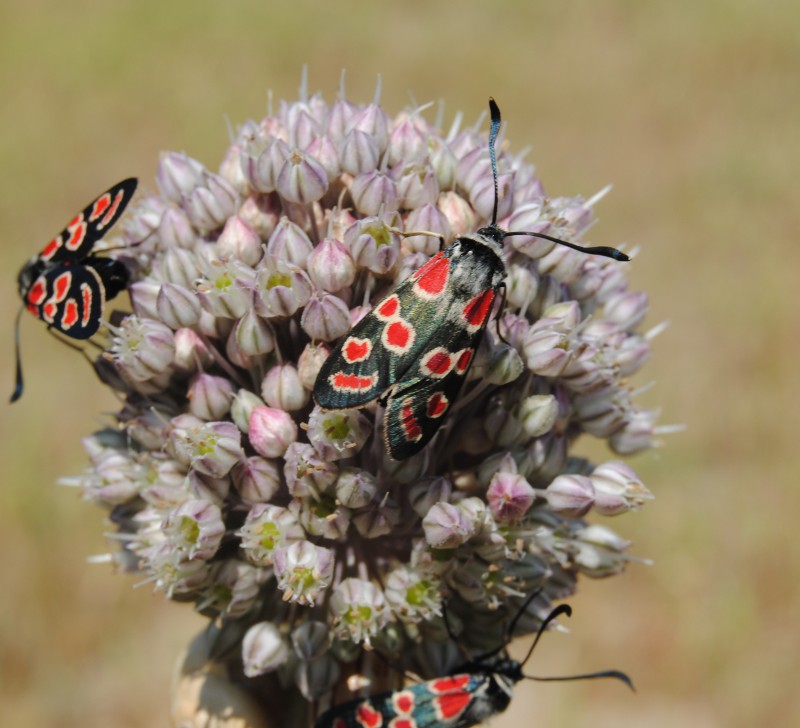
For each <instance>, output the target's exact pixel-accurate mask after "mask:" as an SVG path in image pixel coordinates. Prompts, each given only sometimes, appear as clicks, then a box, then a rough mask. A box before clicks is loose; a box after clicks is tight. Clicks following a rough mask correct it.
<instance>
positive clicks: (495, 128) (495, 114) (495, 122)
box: [489, 96, 500, 227]
mask: <svg viewBox="0 0 800 728" xmlns="http://www.w3.org/2000/svg"><path fill="white" fill-rule="evenodd" d="M489 114H490V116H491V119H492V122H491V127H490V128H489V159H490V160H491V162H492V181H493V182H494V207H493V208H492V224H491V227H494V226H495V225H497V206H498V198H499V196H500V193H499V191H498V187H497V155H496V154H495V151H494V143H495V141H497V132H499V131H500V107H499V106H498V105H497V104H496V103H495V102H494V99H493V98H492V97H491V96H490V97H489Z"/></svg>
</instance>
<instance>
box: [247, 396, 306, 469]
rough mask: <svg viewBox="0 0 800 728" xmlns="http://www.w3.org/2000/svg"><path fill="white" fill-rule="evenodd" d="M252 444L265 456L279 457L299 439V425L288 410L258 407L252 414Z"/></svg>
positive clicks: (250, 431)
mask: <svg viewBox="0 0 800 728" xmlns="http://www.w3.org/2000/svg"><path fill="white" fill-rule="evenodd" d="M248 437H249V438H250V444H251V445H252V446H253V448H254V449H255V451H256V452H257V453H259V455H263V456H264V457H265V458H278V457H281V456H282V455H283V454H284V453H285V452H286V448H287V447H289V445H291V444H292V443H293V442H294V441H295V440H296V439H297V425H296V424H295V422H294V420H293V419H292V416H291V415H290V414H289V413H288V412H284V411H283V410H279V409H275V408H274V407H256V408H254V409H253V411H252V413H251V414H250V430H249V432H248Z"/></svg>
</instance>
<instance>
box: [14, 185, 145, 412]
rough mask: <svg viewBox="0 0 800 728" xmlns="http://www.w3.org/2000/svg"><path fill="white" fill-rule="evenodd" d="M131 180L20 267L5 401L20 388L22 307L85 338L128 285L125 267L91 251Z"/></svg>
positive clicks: (127, 197) (116, 215)
mask: <svg viewBox="0 0 800 728" xmlns="http://www.w3.org/2000/svg"><path fill="white" fill-rule="evenodd" d="M137 184H138V181H137V180H136V179H135V178H132V177H131V178H128V179H125V180H122V182H118V183H117V184H115V185H114V186H113V187H111V188H110V189H108V190H106V191H105V192H104V193H103V194H102V195H100V196H99V197H98V198H96V199H95V200H93V201H92V202H91V203H89V205H87V207H86V208H85V209H84V210H83V211H82V212H80V213H79V214H78V215H76V216H75V217H74V218H73V219H72V221H71V222H70V223H69V224H68V225H67V226H66V227H65V228H64V230H62V231H61V233H59V234H58V235H57V236H56V237H54V238H53V239H52V240H51V241H50V242H49V243H48V244H47V245H46V246H45V247H44V249H43V250H42V252H41V253H39V254H38V255H34V256H33V257H32V258H31V259H30V260H29V261H28V262H27V263H26V264H25V265H24V266H23V267H22V269H21V270H20V272H19V275H18V276H17V285H18V287H19V294H20V296H21V298H22V307H21V308H20V311H19V314H18V315H17V319H16V323H15V330H14V342H15V347H16V364H17V373H16V386H15V388H14V392H13V394H12V395H11V402H16V401H17V400H18V399H19V398H20V397H21V396H22V391H23V380H22V365H21V361H20V351H19V324H20V315H21V314H22V311H23V309H28V311H30V312H31V313H32V314H33V315H34V316H36V317H37V318H39V319H41V320H42V321H44V322H45V323H46V324H47V326H48V328H51V329H54V330H55V331H58V332H59V333H61V334H64V335H65V336H68V337H70V338H73V339H88V338H89V337H91V336H94V334H96V333H97V330H98V329H99V328H100V321H101V320H102V316H103V308H104V306H105V302H106V301H107V300H111V299H112V298H114V297H115V296H116V295H117V294H118V293H120V292H121V291H123V290H124V289H125V287H126V286H127V285H128V278H129V275H128V271H127V269H126V268H125V266H124V264H123V263H122V262H120V261H118V260H114V259H113V258H103V257H100V256H97V255H93V253H94V248H95V245H96V244H97V242H98V241H99V240H101V239H102V237H103V236H104V235H105V234H106V233H107V232H108V231H109V230H110V229H111V228H112V227H113V226H114V225H115V224H116V222H117V221H118V220H119V219H120V217H122V214H123V212H124V211H125V208H126V207H127V206H128V203H129V202H130V201H131V199H132V198H133V195H134V193H135V192H136V186H137Z"/></svg>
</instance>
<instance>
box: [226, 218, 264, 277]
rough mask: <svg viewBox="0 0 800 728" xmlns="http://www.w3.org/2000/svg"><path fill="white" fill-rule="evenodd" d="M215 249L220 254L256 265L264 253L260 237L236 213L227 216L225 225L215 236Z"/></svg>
mask: <svg viewBox="0 0 800 728" xmlns="http://www.w3.org/2000/svg"><path fill="white" fill-rule="evenodd" d="M217 250H218V251H219V254H220V256H222V257H226V258H237V259H238V260H241V261H242V262H243V263H245V264H246V265H249V266H254V265H256V263H258V261H259V260H261V256H262V255H263V254H264V250H263V248H262V247H261V238H260V237H259V236H258V234H257V233H256V232H255V230H253V229H252V228H251V227H250V226H249V225H248V224H247V223H246V222H245V221H244V220H243V219H242V218H241V217H239V216H237V215H234V216H233V217H231V218H229V219H228V221H227V222H226V223H225V227H224V228H223V229H222V232H221V233H220V235H219V238H217Z"/></svg>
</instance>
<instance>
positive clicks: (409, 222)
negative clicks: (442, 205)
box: [403, 203, 450, 255]
mask: <svg viewBox="0 0 800 728" xmlns="http://www.w3.org/2000/svg"><path fill="white" fill-rule="evenodd" d="M405 229H406V230H409V231H411V230H424V231H426V232H430V233H434V234H435V235H412V236H410V237H404V238H403V245H404V246H405V247H407V248H408V249H409V250H410V251H411V252H415V253H424V254H425V255H435V254H436V253H438V252H439V245H440V243H439V238H438V237H436V235H440V236H441V239H443V240H445V241H447V240H450V223H448V222H447V218H446V217H445V216H444V214H443V213H442V212H441V211H440V210H439V209H438V208H437V207H436V205H435V204H432V203H427V204H425V205H422V206H420V207H417V208H416V209H413V210H412V211H411V212H410V213H409V214H408V217H407V218H406V221H405Z"/></svg>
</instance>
